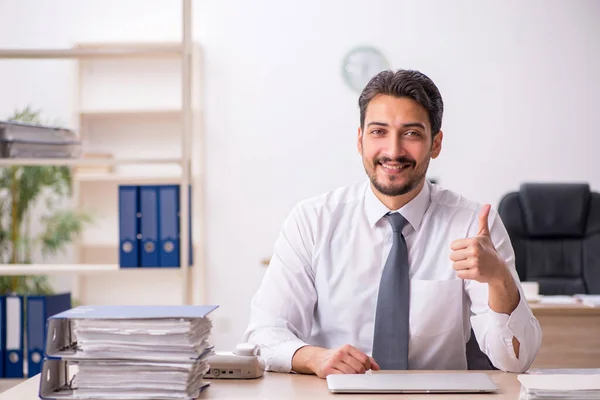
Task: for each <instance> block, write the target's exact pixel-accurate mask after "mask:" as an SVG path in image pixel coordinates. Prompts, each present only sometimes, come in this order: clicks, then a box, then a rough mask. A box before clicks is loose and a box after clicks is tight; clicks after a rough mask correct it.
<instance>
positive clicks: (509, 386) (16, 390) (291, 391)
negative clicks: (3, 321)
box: [0, 371, 521, 400]
mask: <svg viewBox="0 0 600 400" xmlns="http://www.w3.org/2000/svg"><path fill="white" fill-rule="evenodd" d="M422 372H424V371H422ZM428 372H441V371H428ZM447 372H451V371H447ZM453 372H456V371H453ZM462 372H464V371H462ZM407 373H419V372H418V371H408V372H407ZM486 373H488V374H489V375H490V376H491V377H492V379H493V380H494V382H495V383H496V385H498V387H499V388H500V392H499V393H497V394H468V395H465V394H455V395H454V394H438V395H425V394H415V395H393V394H380V395H362V394H361V395H359V396H358V397H357V396H356V395H341V394H337V395H336V394H332V393H329V390H328V389H327V382H326V381H325V380H324V379H319V378H318V377H316V376H314V375H296V374H278V373H266V374H265V376H264V377H262V378H259V379H252V380H213V381H212V383H211V385H210V386H209V387H208V388H207V389H206V390H205V391H204V392H203V393H202V395H201V396H200V399H230V400H237V399H240V400H241V399H267V398H272V399H282V400H283V399H291V400H295V399H310V400H321V399H333V398H336V397H337V398H338V399H342V398H344V399H347V400H358V399H359V398H360V399H361V400H362V399H384V400H391V399H402V400H411V399H412V400H426V399H427V400H464V399H467V400H482V399H494V400H518V398H519V391H520V388H521V385H520V384H519V381H518V380H517V374H511V373H506V372H500V371H486ZM38 387H39V375H37V376H34V377H33V378H31V379H29V380H27V381H25V382H23V383H21V384H20V385H18V386H15V387H13V388H12V389H9V390H7V391H6V392H4V393H2V394H0V400H38V395H37V394H38Z"/></svg>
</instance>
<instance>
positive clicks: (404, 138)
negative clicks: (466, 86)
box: [358, 95, 442, 196]
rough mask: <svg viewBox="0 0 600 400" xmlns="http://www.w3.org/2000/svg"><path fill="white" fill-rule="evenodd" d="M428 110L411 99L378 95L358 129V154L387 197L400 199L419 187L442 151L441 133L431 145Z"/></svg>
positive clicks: (372, 101) (379, 188) (372, 181)
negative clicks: (430, 165)
mask: <svg viewBox="0 0 600 400" xmlns="http://www.w3.org/2000/svg"><path fill="white" fill-rule="evenodd" d="M431 137H432V134H431V124H430V123H429V117H428V115H427V111H426V110H425V108H423V107H422V106H421V105H420V104H419V103H417V102H416V101H414V100H412V99H410V98H408V97H394V96H389V95H379V96H376V97H375V98H373V99H372V100H371V102H370V103H369V105H368V106H367V111H366V113H365V122H364V128H363V129H361V128H359V129H358V151H359V152H360V153H361V155H362V159H363V164H364V166H365V171H366V172H367V175H368V176H369V178H370V179H371V183H372V184H373V186H374V187H375V189H377V191H379V192H380V193H382V194H384V195H386V196H400V195H403V194H406V193H409V192H410V191H411V190H413V189H415V188H417V187H419V186H420V183H422V182H423V180H424V179H425V175H426V173H427V168H428V166H429V160H430V159H431V158H436V157H437V156H438V155H439V153H440V150H441V144H442V132H441V131H440V132H439V133H438V134H437V135H436V138H435V140H433V143H432V139H431Z"/></svg>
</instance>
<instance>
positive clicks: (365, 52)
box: [342, 46, 390, 92]
mask: <svg viewBox="0 0 600 400" xmlns="http://www.w3.org/2000/svg"><path fill="white" fill-rule="evenodd" d="M389 68H390V67H389V63H388V61H387V59H386V58H385V56H384V55H383V53H382V52H381V51H379V50H378V49H376V48H374V47H371V46H361V47H356V48H354V49H352V50H350V51H349V52H348V54H346V56H345V57H344V60H343V62H342V76H343V77H344V81H345V82H346V84H347V85H348V86H349V87H350V88H352V89H353V90H355V91H357V92H361V91H362V90H363V89H364V87H365V85H366V84H367V83H368V82H369V80H370V79H371V78H372V77H373V76H375V75H376V74H377V73H378V72H381V71H383V70H386V69H389Z"/></svg>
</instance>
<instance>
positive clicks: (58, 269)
mask: <svg viewBox="0 0 600 400" xmlns="http://www.w3.org/2000/svg"><path fill="white" fill-rule="evenodd" d="M118 270H119V265H118V264H0V276H7V275H13V276H14V275H53V274H73V273H78V274H89V273H101V272H114V271H118Z"/></svg>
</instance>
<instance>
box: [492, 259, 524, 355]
mask: <svg viewBox="0 0 600 400" xmlns="http://www.w3.org/2000/svg"><path fill="white" fill-rule="evenodd" d="M488 286H489V298H488V304H489V306H490V308H491V309H492V310H493V311H495V312H497V313H502V314H508V315H510V314H512V312H513V311H515V309H516V308H517V306H518V305H519V301H521V295H520V294H519V289H518V288H517V284H516V283H515V280H514V279H513V277H512V275H511V274H510V272H508V270H507V271H506V274H505V275H504V276H503V277H502V279H500V280H499V281H497V282H494V283H492V282H490V283H489V284H488ZM512 342H513V348H514V350H515V356H517V358H519V347H520V345H521V344H520V343H519V341H518V340H517V338H516V337H514V336H513V338H512Z"/></svg>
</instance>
